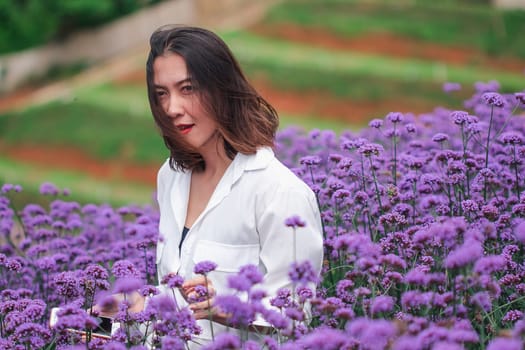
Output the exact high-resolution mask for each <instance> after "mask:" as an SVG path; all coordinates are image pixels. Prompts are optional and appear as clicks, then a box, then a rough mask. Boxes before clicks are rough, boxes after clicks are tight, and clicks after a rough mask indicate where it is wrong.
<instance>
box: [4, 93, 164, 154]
mask: <svg viewBox="0 0 525 350" xmlns="http://www.w3.org/2000/svg"><path fill="white" fill-rule="evenodd" d="M0 137H1V138H2V140H3V142H4V143H6V144H8V145H16V144H20V143H25V144H43V145H51V146H58V147H75V148H77V149H80V150H83V151H85V152H86V153H88V154H90V155H92V156H94V157H97V158H100V159H112V158H119V159H124V160H133V161H137V162H144V163H145V162H159V161H161V160H163V159H165V157H166V155H167V152H166V150H165V147H164V144H163V141H162V139H161V138H160V136H159V134H158V132H157V130H156V128H155V126H154V122H153V120H152V119H149V120H148V119H146V118H137V117H134V116H133V115H131V114H130V113H127V112H122V111H121V112H119V111H116V110H113V108H107V107H106V106H99V105H95V104H85V103H81V102H77V101H74V100H73V101H63V102H61V101H55V102H52V103H50V104H46V105H40V106H34V107H32V108H29V109H27V110H24V111H19V112H11V113H7V114H4V115H3V116H0Z"/></svg>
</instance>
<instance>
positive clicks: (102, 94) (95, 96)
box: [75, 83, 152, 120]
mask: <svg viewBox="0 0 525 350" xmlns="http://www.w3.org/2000/svg"><path fill="white" fill-rule="evenodd" d="M75 100H76V101H77V102H80V103H82V104H90V105H94V106H103V107H104V109H106V110H108V111H111V112H113V113H115V114H117V115H121V114H122V116H123V117H132V118H138V119H144V120H152V119H151V118H152V117H151V111H150V108H149V104H148V95H147V92H146V83H143V84H140V85H138V84H130V83H128V84H118V85H115V84H109V83H108V84H102V85H94V86H93V85H92V86H87V87H82V88H80V89H78V90H77V91H75Z"/></svg>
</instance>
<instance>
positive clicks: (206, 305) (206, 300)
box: [180, 276, 229, 325]
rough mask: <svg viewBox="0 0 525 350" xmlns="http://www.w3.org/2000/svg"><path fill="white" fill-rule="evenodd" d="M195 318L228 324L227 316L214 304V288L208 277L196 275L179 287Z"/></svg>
mask: <svg viewBox="0 0 525 350" xmlns="http://www.w3.org/2000/svg"><path fill="white" fill-rule="evenodd" d="M180 291H181V293H182V295H183V296H184V298H185V299H186V301H187V302H188V304H189V308H190V310H191V311H193V317H195V319H196V320H201V319H210V317H211V319H212V320H213V321H215V322H218V323H221V324H224V325H228V319H229V316H228V315H227V314H226V313H224V312H222V311H220V309H219V308H217V307H216V306H214V305H213V304H214V297H215V288H214V287H213V283H212V281H211V280H210V279H209V278H205V277H204V276H197V277H195V278H192V279H190V280H187V281H185V282H184V284H183V285H182V287H181V289H180Z"/></svg>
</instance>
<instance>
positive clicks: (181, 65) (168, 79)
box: [153, 53, 218, 154]
mask: <svg viewBox="0 0 525 350" xmlns="http://www.w3.org/2000/svg"><path fill="white" fill-rule="evenodd" d="M153 85H154V88H155V93H156V96H157V99H158V101H159V103H160V104H161V106H162V108H163V110H164V112H165V113H166V115H167V116H168V117H169V118H170V119H171V121H172V122H173V125H174V126H175V127H176V129H177V130H178V131H179V133H180V135H181V137H182V138H184V139H185V141H186V142H187V143H188V144H189V145H190V146H192V147H194V148H195V149H196V150H197V151H198V152H199V153H201V154H202V152H203V151H205V150H206V149H207V148H209V149H216V141H217V140H218V132H217V123H216V122H215V120H214V119H213V118H212V117H211V116H210V115H209V113H208V112H207V111H206V108H204V106H203V104H202V103H201V98H200V94H199V93H198V92H197V91H196V89H194V87H193V86H192V83H191V81H190V78H189V75H188V71H187V69H186V62H185V61H184V59H183V58H182V57H181V56H179V55H177V54H174V53H167V54H164V55H162V56H158V57H157V58H156V59H155V61H154V62H153Z"/></svg>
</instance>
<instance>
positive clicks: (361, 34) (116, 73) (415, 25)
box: [0, 0, 525, 205]
mask: <svg viewBox="0 0 525 350" xmlns="http://www.w3.org/2000/svg"><path fill="white" fill-rule="evenodd" d="M0 23H2V24H1V27H0V181H1V182H3V183H15V184H20V185H22V186H23V187H24V191H23V193H20V194H17V196H16V198H15V201H18V202H20V203H22V202H27V201H39V200H40V199H39V198H40V197H39V196H38V195H37V194H38V188H39V186H40V184H41V183H43V182H52V183H54V184H55V185H57V186H58V187H59V188H67V189H69V190H71V192H72V194H73V195H72V197H73V199H74V200H78V201H80V202H83V203H87V202H94V203H110V204H112V205H125V204H132V203H135V204H141V205H142V204H151V203H152V198H153V197H152V195H153V191H154V189H155V177H156V172H157V169H158V167H159V166H160V165H161V164H162V162H163V161H164V160H165V159H166V157H167V156H168V153H167V151H166V150H165V148H164V146H163V143H162V140H161V138H160V137H159V136H158V133H157V130H156V129H155V126H154V123H153V120H152V118H151V114H150V111H149V107H148V102H147V96H146V88H145V72H144V68H145V60H146V55H147V52H148V38H149V35H150V34H151V32H152V31H153V30H155V29H156V28H157V27H158V26H160V25H162V24H166V23H184V24H192V25H199V26H204V27H207V28H210V29H212V30H215V31H217V32H218V33H219V35H220V36H221V37H222V38H223V39H224V40H225V41H226V42H227V43H228V45H229V46H230V47H231V49H232V51H233V52H234V54H235V55H236V56H237V58H238V59H239V61H240V63H241V65H242V67H243V68H244V70H245V72H246V73H247V76H248V77H249V79H250V81H251V82H252V83H253V84H254V85H255V87H256V88H257V89H258V90H259V91H260V93H261V94H262V95H263V97H265V98H266V99H267V100H268V101H269V102H270V103H272V104H273V105H274V106H275V107H276V109H277V110H278V112H279V114H280V116H281V127H282V128H284V127H287V126H289V125H298V126H300V127H302V128H304V129H305V130H311V129H313V128H318V129H332V130H334V131H336V132H340V131H342V130H345V129H351V130H356V131H357V130H359V129H360V128H362V127H364V126H366V125H367V123H368V121H370V120H371V119H373V118H383V117H384V116H385V115H386V114H387V113H388V112H392V111H399V112H405V113H414V114H416V115H417V114H421V113H425V112H430V111H432V110H433V109H434V108H437V107H439V106H442V107H446V108H451V109H462V108H463V107H462V101H463V100H464V99H465V98H467V97H469V96H470V95H471V94H472V92H473V84H474V83H475V82H489V81H491V80H496V81H498V82H499V83H500V84H501V91H503V92H518V91H523V90H524V88H525V83H524V82H525V35H524V34H525V0H441V1H434V0H397V1H396V0H392V1H388V0H382V1H379V0H376V1H373V0H100V1H91V0H70V1H61V0H46V1H42V0H25V1H18V0H3V1H0ZM447 82H454V83H458V84H459V85H460V86H461V89H460V90H457V91H447V92H446V91H444V89H443V85H444V84H445V83H447ZM452 87H453V89H452V90H456V89H454V87H456V88H457V86H452Z"/></svg>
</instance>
